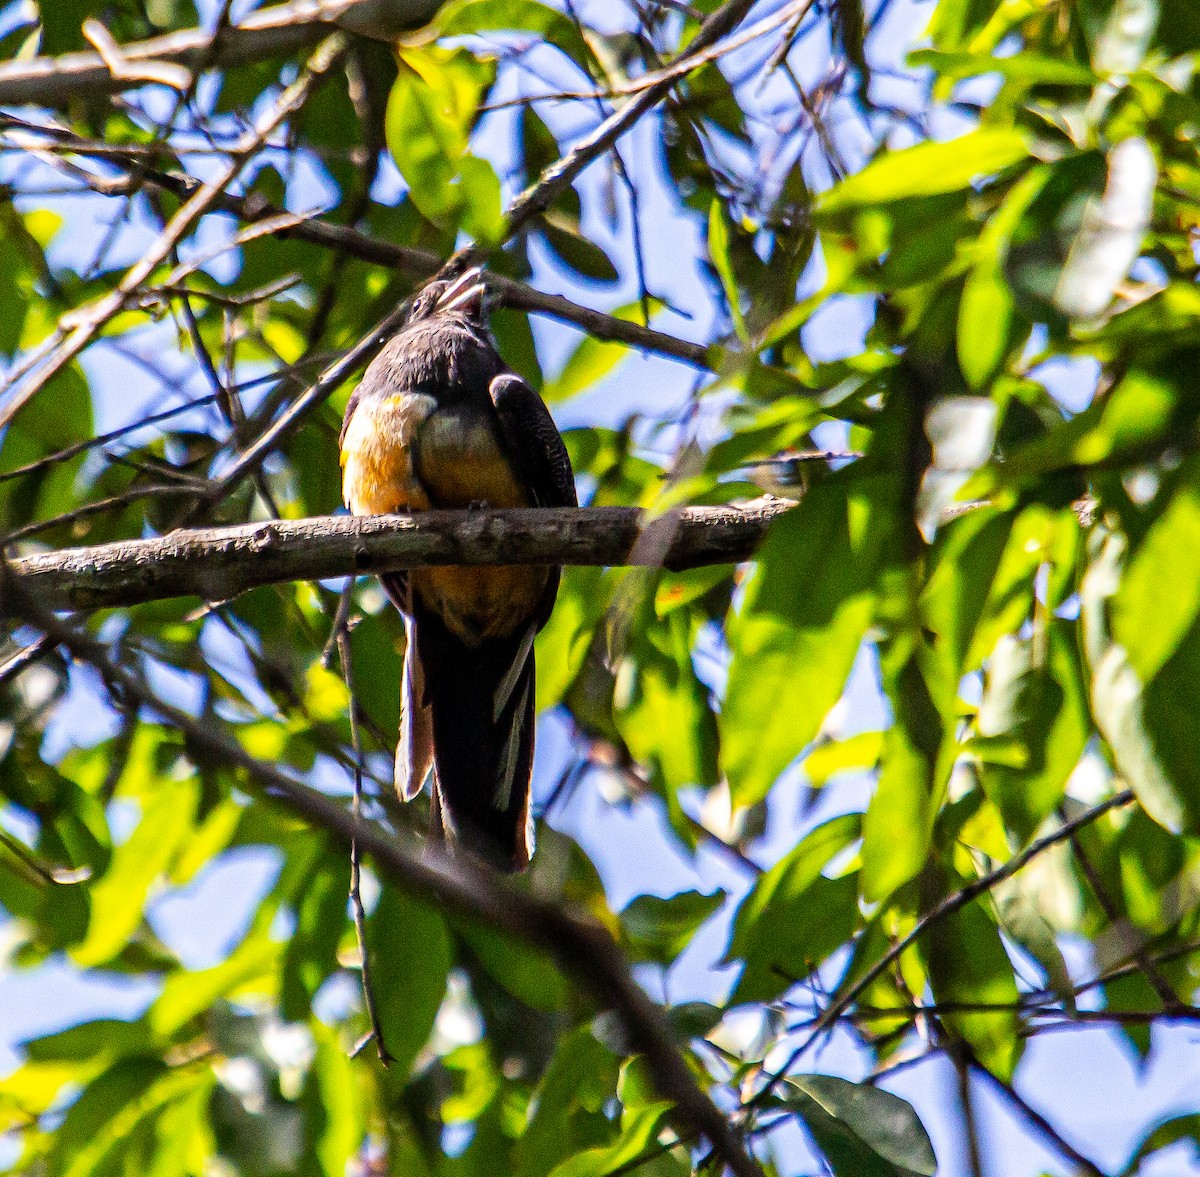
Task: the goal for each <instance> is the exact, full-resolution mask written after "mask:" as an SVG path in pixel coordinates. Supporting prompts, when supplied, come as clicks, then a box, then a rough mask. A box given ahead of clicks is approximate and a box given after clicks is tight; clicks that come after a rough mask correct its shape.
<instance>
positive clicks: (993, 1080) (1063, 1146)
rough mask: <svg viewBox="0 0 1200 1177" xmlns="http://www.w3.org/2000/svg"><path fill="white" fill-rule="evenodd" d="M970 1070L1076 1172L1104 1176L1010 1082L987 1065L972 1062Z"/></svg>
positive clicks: (1098, 1176) (1091, 1176) (1097, 1176)
mask: <svg viewBox="0 0 1200 1177" xmlns="http://www.w3.org/2000/svg"><path fill="white" fill-rule="evenodd" d="M972 1070H974V1071H975V1073H976V1074H977V1075H980V1076H981V1077H982V1078H984V1079H986V1080H987V1081H988V1082H989V1083H990V1084H991V1085H992V1086H993V1087H994V1088H995V1089H996V1090H997V1091H999V1092H1000V1094H1001V1095H1003V1096H1004V1097H1005V1099H1007V1100H1008V1102H1009V1103H1010V1104H1012V1106H1013V1107H1014V1108H1015V1109H1016V1111H1017V1112H1018V1113H1019V1114H1020V1116H1021V1118H1022V1119H1023V1120H1025V1122H1026V1123H1027V1124H1029V1126H1030V1127H1031V1128H1033V1129H1034V1131H1036V1132H1037V1133H1038V1135H1040V1136H1041V1137H1042V1138H1043V1139H1044V1140H1046V1141H1048V1142H1049V1143H1050V1145H1051V1146H1052V1147H1053V1148H1054V1149H1056V1150H1057V1151H1058V1152H1059V1153H1060V1154H1061V1155H1062V1156H1064V1157H1066V1158H1067V1160H1069V1161H1070V1162H1071V1163H1072V1164H1073V1165H1074V1166H1075V1168H1076V1170H1077V1171H1078V1172H1081V1173H1087V1174H1088V1175H1089V1177H1104V1173H1103V1171H1102V1170H1101V1169H1100V1168H1099V1167H1098V1166H1097V1165H1096V1164H1095V1163H1094V1162H1092V1161H1090V1160H1088V1158H1087V1157H1085V1156H1084V1155H1083V1153H1081V1152H1080V1151H1079V1150H1078V1149H1077V1148H1076V1147H1075V1146H1074V1145H1072V1144H1071V1143H1070V1142H1069V1141H1067V1140H1065V1139H1064V1138H1063V1136H1062V1133H1060V1132H1059V1131H1058V1129H1057V1128H1055V1127H1054V1125H1053V1124H1051V1123H1050V1121H1049V1120H1047V1119H1046V1117H1045V1116H1043V1115H1042V1113H1041V1112H1039V1111H1038V1110H1037V1108H1035V1107H1034V1106H1033V1105H1032V1104H1030V1103H1029V1102H1028V1101H1027V1100H1026V1099H1025V1098H1024V1096H1022V1095H1021V1093H1020V1092H1019V1091H1017V1089H1016V1088H1015V1087H1014V1086H1013V1085H1012V1084H1011V1083H1006V1082H1005V1081H1004V1080H1003V1079H1001V1078H999V1076H997V1075H993V1074H992V1072H991V1071H989V1070H988V1069H987V1067H985V1066H982V1065H981V1064H979V1063H977V1062H974V1061H973V1062H972Z"/></svg>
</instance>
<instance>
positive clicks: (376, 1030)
mask: <svg viewBox="0 0 1200 1177" xmlns="http://www.w3.org/2000/svg"><path fill="white" fill-rule="evenodd" d="M342 599H343V600H346V599H347V598H346V597H343V598H342ZM339 614H340V610H339ZM334 624H335V625H338V629H337V649H338V657H339V659H340V661H341V664H342V680H343V681H344V682H345V684H346V693H347V695H349V697H350V709H349V710H350V746H351V748H353V750H354V803H353V805H352V807H351V810H350V812H351V813H352V814H353V815H354V824H355V825H356V826H357V825H358V824H359V823H360V822H361V821H362V780H363V774H362V741H361V740H360V738H359V734H358V704H357V703H356V702H355V694H354V672H353V670H352V668H351V662H350V627H349V625H348V624H347V623H346V622H345V621H343V622H342V623H341V624H338V621H336V620H335V622H334ZM361 883H362V868H361V862H360V860H359V853H358V838H357V837H356V836H355V835H353V834H352V835H351V837H350V910H351V911H352V912H353V913H354V934H355V936H356V937H357V938H358V953H359V960H360V962H361V963H360V969H361V972H360V976H361V978H362V992H363V1005H364V1006H365V1007H366V1010H367V1018H368V1020H369V1021H370V1023H371V1035H372V1037H373V1038H374V1039H375V1053H376V1054H377V1055H378V1056H379V1061H380V1062H381V1063H382V1064H383V1065H384V1066H385V1067H387V1066H390V1065H391V1064H392V1063H394V1062H395V1061H396V1060H395V1058H394V1057H393V1056H392V1055H391V1054H390V1053H389V1051H388V1048H387V1044H386V1042H385V1041H384V1037H383V1023H382V1022H381V1021H380V1020H379V1007H378V1006H377V1005H376V1004H375V989H374V986H373V985H372V983H371V966H370V959H371V954H370V952H369V951H368V949H367V913H366V909H365V908H364V907H363V900H362V886H361Z"/></svg>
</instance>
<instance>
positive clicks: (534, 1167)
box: [515, 1026, 617, 1177]
mask: <svg viewBox="0 0 1200 1177" xmlns="http://www.w3.org/2000/svg"><path fill="white" fill-rule="evenodd" d="M616 1089H617V1060H616V1058H615V1056H614V1055H613V1054H612V1052H611V1051H609V1049H608V1048H607V1047H606V1046H603V1045H602V1044H601V1043H600V1042H599V1041H597V1039H596V1037H595V1035H593V1034H592V1031H591V1028H590V1027H588V1026H579V1027H577V1028H576V1029H574V1030H572V1031H571V1032H569V1033H567V1034H566V1035H564V1036H563V1038H562V1040H561V1042H560V1044H559V1047H558V1050H557V1052H556V1053H555V1055H554V1058H553V1060H552V1061H551V1063H550V1066H549V1067H548V1068H547V1070H546V1073H545V1075H544V1076H543V1077H542V1081H541V1083H540V1085H539V1086H538V1089H537V1095H536V1099H535V1102H534V1104H533V1107H532V1113H531V1116H530V1119H529V1122H528V1124H527V1125H526V1127H525V1131H524V1132H523V1133H522V1135H521V1139H520V1142H519V1143H518V1145H517V1165H516V1170H515V1177H547V1174H549V1173H550V1172H551V1170H554V1169H556V1167H557V1166H558V1165H559V1164H560V1162H562V1161H564V1160H566V1159H567V1158H569V1157H571V1156H572V1154H574V1153H576V1152H579V1151H581V1150H584V1149H589V1148H596V1147H599V1146H603V1145H604V1144H606V1143H607V1142H608V1141H609V1140H610V1139H611V1138H612V1127H611V1125H610V1123H609V1120H608V1118H607V1117H606V1116H605V1115H604V1108H605V1106H606V1105H607V1103H608V1102H609V1100H611V1099H612V1097H613V1096H614V1095H615V1093H616ZM600 1171H603V1170H600Z"/></svg>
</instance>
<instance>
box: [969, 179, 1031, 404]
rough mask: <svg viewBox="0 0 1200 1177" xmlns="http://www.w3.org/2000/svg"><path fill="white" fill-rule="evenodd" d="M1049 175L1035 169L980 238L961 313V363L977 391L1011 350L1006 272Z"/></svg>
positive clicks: (1011, 308) (1010, 307)
mask: <svg viewBox="0 0 1200 1177" xmlns="http://www.w3.org/2000/svg"><path fill="white" fill-rule="evenodd" d="M1049 176H1050V171H1049V169H1048V168H1046V167H1035V168H1031V169H1030V170H1029V172H1027V173H1026V174H1025V175H1024V176H1022V177H1021V179H1020V180H1019V181H1018V182H1017V183H1016V184H1015V185H1013V189H1012V191H1011V192H1010V193H1009V194H1008V195H1007V196H1006V197H1005V198H1004V203H1003V204H1002V205H1001V206H1000V208H999V209H998V210H997V211H996V213H995V214H994V215H993V216H992V218H991V220H989V221H988V223H987V225H986V226H985V227H984V230H983V232H982V233H980V235H979V243H978V245H977V247H976V254H975V265H974V267H973V268H972V270H971V272H970V274H968V275H967V281H966V283H965V285H964V286H963V295H962V301H961V303H960V304H959V310H958V363H959V367H960V368H961V369H962V373H963V376H964V377H965V378H966V381H967V384H968V385H969V386H970V387H971V388H982V387H983V386H984V385H985V384H986V383H987V381H988V380H989V379H990V378H991V377H992V376H993V375H994V374H995V372H996V370H997V369H998V368H999V367H1000V364H1001V362H1002V361H1003V359H1004V356H1005V355H1006V353H1007V352H1008V350H1009V347H1010V344H1011V340H1010V336H1011V334H1012V325H1013V316H1014V313H1015V302H1014V300H1013V295H1012V287H1011V283H1010V282H1009V280H1008V276H1007V275H1006V273H1005V269H1004V267H1005V264H1006V263H1007V261H1008V247H1009V243H1010V241H1011V240H1012V236H1013V234H1014V232H1016V230H1017V227H1018V225H1019V224H1020V222H1021V218H1022V217H1023V216H1024V214H1025V211H1026V210H1027V209H1028V208H1029V206H1030V204H1032V203H1033V201H1034V199H1035V198H1036V197H1037V195H1038V193H1039V192H1041V190H1042V188H1043V186H1044V185H1045V183H1046V181H1047V179H1048V178H1049Z"/></svg>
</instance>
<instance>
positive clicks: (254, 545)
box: [9, 499, 793, 609]
mask: <svg viewBox="0 0 1200 1177" xmlns="http://www.w3.org/2000/svg"><path fill="white" fill-rule="evenodd" d="M792 505H793V504H792V503H791V502H790V501H789V500H786V499H756V500H755V501H754V502H751V503H747V504H745V505H744V506H732V507H684V508H681V509H678V510H675V511H671V512H668V513H667V514H664V515H661V516H658V517H657V518H654V519H650V518H648V517H647V515H646V514H645V512H643V511H640V510H637V509H636V508H633V507H591V508H583V509H575V508H566V507H564V508H553V509H550V508H534V509H528V510H506V511H424V512H421V513H420V514H419V515H369V516H364V517H355V516H348V515H327V516H320V517H317V518H314V519H301V520H296V521H286V520H280V521H273V522H269V523H249V524H243V525H241V526H238V527H215V528H207V529H203V530H194V531H176V532H172V533H171V534H170V535H166V536H163V537H161V538H158V539H138V540H125V541H123V542H120V543H112V544H101V545H98V546H96V547H90V548H66V549H64V550H62V551H58V552H47V553H44V554H40V555H33V556H24V557H21V558H18V559H15V560H13V561H11V563H10V565H9V569H10V573H11V575H13V576H14V577H15V578H16V581H17V583H18V584H19V585H20V586H21V587H22V588H23V589H24V590H25V591H26V592H28V593H30V594H31V595H32V596H33V598H34V599H35V600H37V601H38V602H40V603H41V604H42V605H43V606H44V607H46V608H52V609H64V608H71V609H100V608H110V607H118V606H125V605H136V604H139V603H141V602H144V601H155V600H161V599H163V598H165V597H180V596H197V597H201V598H203V599H204V600H209V601H220V600H227V599H228V598H230V597H233V596H236V595H237V594H238V593H241V592H245V591H246V590H247V589H251V588H256V587H258V586H259V585H264V584H279V583H282V582H284V581H290V580H324V579H327V578H329V577H335V576H353V575H357V574H361V573H372V574H374V573H379V572H388V571H394V570H396V569H400V568H420V567H427V566H430V565H446V564H592V565H618V564H638V565H644V566H651V567H666V568H671V569H681V568H694V567H699V566H701V565H704V564H731V563H737V562H738V561H741V560H746V559H748V558H749V557H750V556H751V555H752V554H753V552H754V549H755V548H756V547H757V545H758V543H759V541H760V540H761V539H762V536H763V533H764V531H765V530H766V527H767V524H768V523H769V522H770V521H771V520H772V519H773V518H775V517H776V516H777V515H780V514H781V513H782V512H784V511H786V510H787V509H788V508H789V507H790V506H792Z"/></svg>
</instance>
